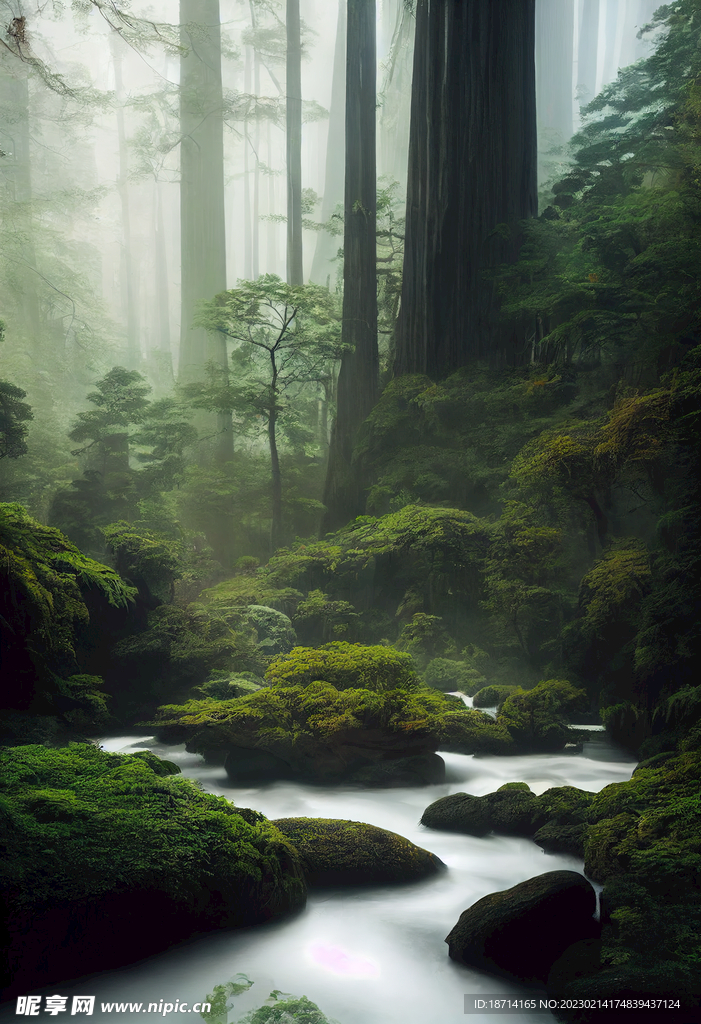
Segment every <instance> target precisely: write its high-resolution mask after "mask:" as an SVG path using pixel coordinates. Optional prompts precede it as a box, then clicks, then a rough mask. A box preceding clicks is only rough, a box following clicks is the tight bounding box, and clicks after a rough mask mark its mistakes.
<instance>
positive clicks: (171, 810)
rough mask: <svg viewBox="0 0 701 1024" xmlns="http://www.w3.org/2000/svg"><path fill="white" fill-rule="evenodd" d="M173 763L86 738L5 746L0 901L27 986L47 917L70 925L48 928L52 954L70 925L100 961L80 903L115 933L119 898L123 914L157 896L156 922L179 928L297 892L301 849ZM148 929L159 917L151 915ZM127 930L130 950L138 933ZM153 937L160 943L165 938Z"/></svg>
mask: <svg viewBox="0 0 701 1024" xmlns="http://www.w3.org/2000/svg"><path fill="white" fill-rule="evenodd" d="M174 772H177V769H176V768H175V766H173V765H169V763H168V762H160V761H159V760H158V759H157V758H155V757H154V755H153V754H150V753H148V752H140V753H139V754H135V755H122V754H110V753H106V752H105V751H102V750H99V749H98V748H97V747H94V746H92V745H89V744H72V745H71V746H69V747H64V748H61V749H48V748H46V747H37V746H29V747H15V748H12V749H7V750H4V751H2V752H0V778H1V779H2V797H3V802H4V805H5V807H6V808H7V809H8V813H9V814H10V816H11V818H12V823H13V827H12V829H11V830H10V831H9V832H7V833H6V834H5V836H4V838H3V842H4V863H5V867H4V871H3V876H2V883H1V886H2V900H1V903H2V906H3V908H4V912H5V914H6V916H7V922H6V923H7V926H8V928H9V930H10V939H11V942H10V945H11V948H12V953H11V957H10V968H11V970H12V969H14V970H15V971H16V972H17V973H18V977H20V978H21V979H23V981H24V982H25V983H26V982H27V981H28V977H31V976H34V977H35V983H38V979H39V977H40V974H39V973H36V972H38V971H40V967H39V964H38V961H36V960H35V959H33V958H34V957H35V956H38V952H37V951H38V950H41V949H42V948H43V945H42V944H43V943H44V942H45V941H47V940H46V939H45V938H44V937H43V932H42V929H43V928H44V927H45V926H46V925H47V923H48V922H49V921H54V922H55V921H60V922H61V923H62V927H63V928H64V929H65V935H63V934H58V935H56V934H53V935H52V936H51V943H52V945H53V946H55V950H54V951H53V952H50V953H49V954H48V956H49V961H50V962H53V963H54V964H57V963H60V961H61V957H62V956H64V954H65V950H64V951H63V952H62V949H63V944H64V942H67V943H68V946H67V947H66V949H68V950H69V952H70V949H71V942H72V940H71V939H69V938H68V936H69V935H71V934H72V933H73V932H74V933H75V936H78V938H75V940H74V941H76V942H78V943H79V948H78V947H72V948H73V953H72V955H74V956H75V955H80V956H81V958H82V959H81V963H83V966H84V967H85V969H86V970H88V969H93V970H94V969H96V968H97V967H98V966H99V967H101V968H102V967H104V966H105V962H103V961H102V960H100V959H99V958H98V956H97V953H95V955H93V953H92V952H91V949H92V946H93V945H94V946H95V949H96V950H98V949H101V951H102V952H101V956H102V957H104V956H105V955H106V950H105V938H104V935H103V936H102V938H101V937H100V935H99V934H98V935H96V934H93V932H92V929H91V927H90V926H89V925H88V924H86V917H85V914H86V909H85V908H86V907H91V908H93V909H92V910H90V912H89V913H90V914H92V913H93V910H94V912H95V913H97V909H98V908H99V907H100V906H103V905H104V907H105V908H106V907H107V906H109V907H110V913H111V915H113V917H114V920H113V919H112V917H111V918H110V920H111V926H112V927H111V929H110V934H112V929H114V934H115V935H119V934H120V927H119V925H120V919H121V915H122V911H120V901H121V902H122V903H123V908H124V909H123V913H124V914H126V915H128V914H129V913H130V912H131V911H130V910H129V909H127V908H130V907H131V906H132V904H133V903H134V900H137V901H138V898H141V900H142V904H143V905H144V906H148V905H149V904H148V901H147V902H146V903H143V901H144V899H145V896H144V894H145V893H147V894H148V899H149V900H151V902H152V903H154V906H155V903H156V902H158V900H160V901H161V902H160V903H159V906H160V907H161V909H163V910H164V913H165V919H166V923H165V925H164V926H163V930H164V931H167V930H168V929H170V928H175V931H176V932H177V933H179V934H180V935H183V934H186V933H187V932H188V930H190V931H191V930H196V929H197V928H200V929H201V928H210V927H219V926H221V925H224V924H229V925H232V924H234V925H242V924H250V923H252V922H254V921H261V920H264V919H266V918H267V917H269V916H274V915H276V914H278V913H281V912H282V911H283V910H284V909H285V908H291V907H294V906H298V905H299V904H300V903H301V902H302V901H303V899H304V885H303V883H302V881H301V878H300V875H299V869H298V868H297V869H295V864H297V863H298V861H297V858H296V854H295V852H294V850H293V849H292V847H291V846H290V844H289V843H288V842H287V840H286V839H285V838H284V837H283V835H282V834H281V833H280V832H279V831H278V830H277V829H276V828H275V826H274V825H272V824H271V823H270V822H268V821H266V820H264V819H262V820H259V821H256V822H255V823H254V824H251V823H249V822H248V821H245V820H244V818H243V817H242V816H241V815H239V814H237V812H236V809H235V808H234V807H233V806H232V805H231V804H230V803H228V801H226V800H224V799H223V798H221V797H215V796H211V795H209V794H205V793H203V792H202V791H201V790H200V789H199V788H198V786H197V785H196V784H195V783H193V782H191V781H190V780H188V779H185V778H182V777H180V776H179V775H177V774H173V773H174ZM139 894H141V896H140V897H139ZM154 901H155V902H154ZM98 917H99V915H98ZM146 917H147V918H148V915H146ZM100 928H101V926H100ZM143 928H144V930H145V931H149V929H151V930H152V931H154V930H155V931H156V932H158V931H159V928H160V926H158V924H157V922H154V921H148V920H147V921H146V922H145V923H144V925H143ZM102 930H103V931H104V929H102ZM81 934H82V935H83V938H82V939H79V937H80V935H81ZM131 938H132V943H133V945H132V949H131V950H130V951H129V953H131V958H132V959H133V956H134V949H138V948H139V942H140V941H141V939H140V936H138V935H137V936H134V935H132V936H131ZM151 938H152V939H155V940H156V945H158V944H159V942H161V943H163V944H167V943H168V941H169V940H170V941H172V937H171V936H166V937H163V936H162V935H161V936H160V938H159V936H156V935H152V936H151ZM81 942H83V943H84V946H80V943H81ZM124 952H125V951H124V950H122V953H124ZM129 953H128V954H127V955H129ZM42 955H44V954H42ZM65 955H68V954H65ZM136 955H138V952H137V954H136ZM61 969H64V970H65V969H67V968H66V965H65V964H63V965H62V968H61ZM32 972H34V975H33V973H32ZM49 973H50V972H49ZM47 980H51V979H50V978H48V979H47Z"/></svg>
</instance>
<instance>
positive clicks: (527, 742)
mask: <svg viewBox="0 0 701 1024" xmlns="http://www.w3.org/2000/svg"><path fill="white" fill-rule="evenodd" d="M585 696H586V695H585V693H584V691H583V690H578V689H577V688H576V687H574V686H572V684H571V683H569V682H567V680H564V679H547V680H545V681H544V682H541V683H538V685H537V686H534V687H533V689H532V690H517V691H516V692H515V693H512V694H511V696H509V697H507V698H506V700H505V701H504V703H503V704H502V706H501V708H500V709H499V713H498V714H497V721H498V722H499V724H500V725H502V726H503V727H504V728H505V729H507V730H508V732H509V734H510V735H511V737H512V738H513V740H514V742H515V743H516V744H517V746H518V747H519V749H520V750H522V751H524V752H528V753H539V752H542V753H554V752H555V751H558V750H562V749H563V748H564V747H565V745H566V743H567V741H568V740H569V738H570V730H569V727H568V719H569V715H570V714H571V712H572V711H574V710H575V709H576V708H578V707H580V706H582V703H583V701H584V700H585Z"/></svg>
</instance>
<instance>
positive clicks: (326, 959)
mask: <svg viewBox="0 0 701 1024" xmlns="http://www.w3.org/2000/svg"><path fill="white" fill-rule="evenodd" d="M306 953H307V957H308V958H309V959H310V960H311V961H312V962H313V963H315V964H318V965H319V967H323V968H325V969H326V970H327V971H331V972H332V973H333V974H343V975H345V977H347V978H377V977H379V975H380V968H379V967H378V965H377V964H376V963H375V962H374V961H373V960H369V959H368V958H367V957H364V956H362V955H360V956H359V955H357V954H355V953H349V952H348V950H346V949H343V948H342V947H341V946H327V945H325V944H324V943H323V942H314V943H312V944H311V945H309V946H307V949H306Z"/></svg>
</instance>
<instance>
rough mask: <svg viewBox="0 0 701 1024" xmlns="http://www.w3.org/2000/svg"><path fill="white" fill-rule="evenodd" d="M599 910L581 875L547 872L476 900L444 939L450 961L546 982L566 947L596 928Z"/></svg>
mask: <svg viewBox="0 0 701 1024" xmlns="http://www.w3.org/2000/svg"><path fill="white" fill-rule="evenodd" d="M595 910H596V894H595V892H594V889H593V887H592V886H591V884H590V883H589V882H588V881H587V880H586V878H584V876H583V875H580V874H577V873H576V872H575V871H549V872H547V873H546V874H543V875H537V876H536V877H535V878H530V879H528V881H526V882H520V883H519V884H518V885H515V886H513V887H512V888H511V889H506V890H504V891H503V892H495V893H490V894H489V895H488V896H484V897H483V898H482V899H481V900H478V901H477V903H474V904H473V905H472V906H471V907H470V908H469V909H468V910H465V911H464V912H463V913H462V914H461V915H460V919H459V921H458V923H457V924H456V925H455V927H454V928H453V929H452V931H451V932H450V934H449V935H448V937H447V938H446V940H445V941H446V942H447V943H448V948H449V952H450V957H451V959H452V960H457V961H458V962H460V963H463V964H465V965H466V966H468V967H477V968H479V969H480V970H485V971H491V972H493V973H495V974H500V975H502V976H506V977H509V978H515V979H516V980H518V981H523V982H538V981H540V982H543V981H545V980H546V979H547V977H548V975H549V973H550V970H551V968H552V966H553V964H554V963H555V961H556V960H558V959H559V957H561V956H562V954H563V953H564V951H565V950H566V949H567V948H568V946H571V945H572V943H574V942H578V941H580V940H582V939H586V938H590V937H592V936H594V935H595V934H596V933H597V932H598V923H597V922H596V921H595V920H594V918H593V914H594V911H595Z"/></svg>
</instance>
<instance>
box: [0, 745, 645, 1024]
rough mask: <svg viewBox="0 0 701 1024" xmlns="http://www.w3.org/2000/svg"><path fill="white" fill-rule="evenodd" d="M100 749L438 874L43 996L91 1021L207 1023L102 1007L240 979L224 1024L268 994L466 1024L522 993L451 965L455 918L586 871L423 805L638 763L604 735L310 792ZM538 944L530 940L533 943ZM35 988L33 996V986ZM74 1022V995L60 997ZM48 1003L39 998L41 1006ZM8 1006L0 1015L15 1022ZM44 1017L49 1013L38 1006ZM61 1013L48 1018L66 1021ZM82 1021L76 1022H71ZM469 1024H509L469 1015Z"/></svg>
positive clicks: (194, 759) (195, 993)
mask: <svg viewBox="0 0 701 1024" xmlns="http://www.w3.org/2000/svg"><path fill="white" fill-rule="evenodd" d="M102 745H103V747H104V748H105V749H107V750H113V751H123V752H125V753H129V752H134V751H135V750H138V749H144V748H146V749H150V750H153V751H154V752H155V753H157V754H158V755H159V756H161V757H165V758H168V759H169V760H171V761H175V762H176V763H177V764H178V765H179V766H180V768H181V769H182V771H183V773H184V774H185V775H186V776H188V777H189V778H192V779H197V780H198V781H199V782H201V783H202V785H203V787H204V788H205V789H206V790H207V791H208V792H211V793H216V794H218V795H223V796H225V797H227V798H228V799H230V800H232V801H233V802H234V803H235V804H237V805H238V806H240V807H254V808H256V809H257V810H260V811H262V812H263V813H264V814H266V815H267V816H268V817H269V818H282V817H290V816H305V817H320V818H347V819H351V820H355V821H364V822H368V823H370V824H373V825H378V826H380V827H382V828H386V829H390V830H391V831H393V832H397V833H399V834H400V835H403V836H406V837H407V838H408V839H411V840H412V841H413V842H414V843H417V844H418V845H419V846H423V847H425V848H427V849H429V850H431V851H433V852H434V853H436V854H437V855H438V856H439V857H440V858H441V859H442V860H443V861H444V862H445V864H446V865H447V866H448V870H447V871H446V872H443V873H441V874H440V875H438V876H436V877H434V878H432V879H430V880H428V881H426V882H422V883H419V884H414V885H408V886H407V885H405V886H373V887H366V888H362V889H357V888H354V889H345V890H344V889H338V890H325V891H318V892H315V893H311V894H310V897H309V901H308V904H307V907H306V909H305V910H304V911H303V912H302V913H300V914H299V915H297V916H295V917H293V918H291V919H288V920H285V921H282V922H278V923H276V924H272V925H264V926H261V927H257V928H250V929H245V930H243V931H228V932H218V933H214V934H211V935H208V936H206V937H204V938H200V939H197V940H195V941H193V942H191V943H189V944H185V945H181V946H178V947H175V948H172V949H170V950H168V951H166V952H164V953H162V954H159V955H158V956H155V957H152V958H150V959H148V960H145V961H141V962H139V963H137V964H134V965H132V966H130V967H127V968H122V969H120V970H118V971H109V972H105V973H104V974H101V975H99V976H93V977H92V978H90V979H86V980H85V981H81V982H77V981H67V982H65V983H63V984H59V985H56V986H52V989H51V991H50V992H48V991H47V992H46V993H44V994H46V995H49V994H50V995H53V994H56V993H57V994H60V995H63V996H69V997H72V996H73V995H75V994H89V995H95V996H96V1003H95V1011H94V1013H93V1015H92V1018H91V1019H92V1020H95V1021H100V1022H101V1024H102V1022H103V1021H104V1022H106V1021H115V1022H116V1021H120V1022H121V1024H136V1022H138V1021H140V1022H143V1021H144V1020H149V1019H150V1020H155V1019H165V1020H170V1021H174V1020H176V1019H179V1020H180V1021H182V1020H184V1019H189V1020H190V1021H193V1022H196V1021H199V1020H200V1019H201V1018H200V1016H199V1014H197V1013H192V1011H190V1014H191V1015H189V1016H188V1017H183V1016H182V1014H178V1013H175V1012H164V1010H161V1011H160V1013H158V1014H153V1013H151V1014H148V1015H146V1013H145V1012H144V1011H142V1012H141V1013H137V1012H134V1011H130V1010H127V1011H126V1012H119V1013H117V1012H116V1011H112V1012H111V1013H108V1012H106V1011H103V1010H101V1009H100V1006H101V1004H102V1003H109V1002H127V1001H128V1002H143V1003H144V1009H145V1008H146V1006H147V1004H148V1003H159V1004H160V1003H161V1001H162V1003H163V1006H164V1007H165V1004H166V1003H172V1004H175V1002H176V1000H180V1003H181V1004H182V1003H187V1004H188V1006H189V1007H192V1005H193V1003H195V1002H197V1001H199V1000H203V999H204V998H205V997H206V995H207V993H208V992H211V991H212V989H213V987H214V986H215V985H218V984H222V983H224V982H226V981H228V980H231V979H233V978H234V977H235V975H236V974H238V973H242V974H245V975H246V976H247V977H248V978H249V979H251V980H252V981H253V983H254V984H253V986H252V988H251V989H250V990H249V991H248V992H246V993H244V994H243V995H242V996H240V997H238V998H237V999H236V1000H235V1002H234V1009H233V1010H232V1011H231V1013H230V1015H229V1020H230V1021H232V1022H233V1021H236V1020H237V1019H238V1017H239V1016H240V1015H241V1014H243V1013H244V1012H246V1011H247V1010H249V1009H251V1008H252V1007H255V1006H260V1005H261V1004H262V1003H263V1002H264V1001H265V999H266V998H267V996H268V994H269V993H270V992H271V991H272V990H273V989H277V990H282V991H283V992H286V993H292V994H294V995H296V996H300V995H306V996H307V997H308V998H309V999H311V1000H312V1001H313V1002H315V1003H317V1004H318V1006H319V1007H320V1009H321V1010H322V1011H323V1012H324V1013H325V1014H326V1015H327V1017H329V1018H334V1019H336V1020H337V1021H338V1022H339V1024H461V1022H464V1021H465V1019H466V1017H465V1013H464V997H465V996H466V995H474V996H478V997H479V996H487V997H488V996H492V997H496V996H499V997H505V996H511V997H527V996H529V995H531V993H529V992H527V991H526V990H524V989H521V988H519V987H518V986H516V985H510V984H509V983H508V982H506V981H503V980H498V979H495V978H492V977H491V976H489V975H486V974H480V973H479V972H476V971H472V970H469V969H467V968H465V967H463V966H461V965H458V964H455V963H453V962H452V961H451V960H450V959H449V958H448V949H447V946H446V945H445V943H444V938H445V936H446V935H447V934H448V932H449V931H450V929H451V928H452V927H453V925H454V924H455V922H456V921H457V919H458V917H459V916H460V914H461V913H462V911H463V910H465V909H466V908H467V907H469V906H470V905H471V904H472V903H474V902H475V901H476V900H478V899H480V898H481V897H482V896H484V895H486V894H487V893H489V892H494V891H496V890H500V889H507V888H509V887H510V886H512V885H515V884H516V883H517V882H521V881H523V880H524V879H527V878H530V877H532V876H533V875H537V874H540V873H541V872H543V871H552V870H555V869H558V868H569V869H573V870H575V871H581V870H582V863H581V861H577V860H575V859H574V858H571V857H566V856H561V855H546V854H545V853H543V851H542V850H541V849H540V848H539V847H538V846H536V845H535V844H534V843H532V842H531V841H530V840H527V839H513V838H507V837H504V836H494V835H491V836H487V837H486V838H483V839H478V838H473V837H471V836H462V835H452V834H449V833H443V832H434V831H432V830H430V829H426V828H423V827H422V826H420V825H419V824H418V821H419V818H420V817H421V814H422V812H423V810H424V808H425V807H427V806H428V804H430V803H431V802H432V801H434V800H436V799H438V797H441V796H446V795H447V794H449V793H457V792H461V791H464V792H469V793H473V794H475V795H476V796H482V795H483V794H485V793H490V792H492V791H494V790H495V789H497V788H498V787H499V786H501V785H503V784H504V783H505V782H527V783H528V785H529V786H530V787H531V789H532V790H533V791H534V792H535V793H542V792H544V791H545V790H546V789H548V788H550V787H551V786H564V785H572V786H577V787H579V788H581V789H588V790H592V791H598V790H600V789H602V788H603V787H604V786H606V785H608V784H609V783H611V782H620V781H623V780H624V779H628V778H630V775H631V772H632V770H633V768H634V766H635V763H634V762H633V761H632V760H629V759H628V758H627V757H626V755H623V754H621V753H620V752H618V751H617V750H616V749H615V748H613V747H612V746H611V745H610V744H609V743H608V742H607V740H606V739H605V737H603V736H600V735H599V736H597V735H596V734H592V739H591V740H590V741H587V742H585V744H584V748H583V751H582V753H579V754H570V753H564V754H554V755H548V754H542V755H530V756H524V757H480V758H477V757H473V756H467V755H461V754H444V755H442V756H443V758H444V760H445V762H446V782H445V783H443V784H441V785H437V786H425V787H421V788H415V789H393V790H362V789H357V788H355V789H354V788H350V787H346V788H344V787H338V788H333V789H322V788H316V787H313V786H309V785H300V784H298V783H292V782H279V783H273V784H267V785H265V786H260V787H250V788H240V787H234V786H232V785H231V784H230V782H229V781H228V779H227V777H226V774H225V772H224V769H223V768H221V767H213V766H211V765H206V764H204V762H203V761H202V759H201V758H200V757H199V756H197V755H194V754H188V753H187V752H186V751H185V750H184V747H182V746H181V747H168V746H165V745H163V744H160V743H157V742H156V741H155V740H154V739H151V738H144V737H143V736H142V737H138V736H119V737H112V738H110V739H107V740H104V741H103V744H102ZM534 938H535V937H534ZM37 991H38V990H37ZM67 1005H68V1012H67V1013H66V1018H67V1017H69V1016H70V1005H71V1000H70V998H69V1000H68V1004H67ZM43 1006H44V1002H43V1000H42V1007H43ZM14 1010H15V1004H14V1003H13V1004H12V1007H11V1008H10V1007H9V1006H6V1007H5V1008H4V1011H5V1012H4V1013H0V1020H1V1021H2V1022H3V1024H4V1022H5V1021H10V1020H13V1021H17V1020H19V1019H21V1018H19V1017H17V1016H15V1013H14ZM41 1017H42V1018H43V1019H49V1018H48V1017H47V1016H46V1013H45V1011H44V1010H43V1009H42V1013H41ZM62 1017H63V1014H59V1015H58V1017H53V1018H52V1019H54V1020H56V1019H58V1020H60V1019H61V1018H62ZM76 1019H78V1020H79V1019H81V1018H80V1017H77V1018H76ZM467 1019H469V1020H471V1021H484V1022H489V1021H491V1022H496V1021H497V1020H503V1019H504V1018H503V1017H501V1016H499V1017H495V1016H492V1015H482V1014H477V1015H474V1016H473V1015H470V1016H469V1017H468V1018H467ZM507 1019H508V1021H509V1022H510V1024H519V1022H524V1024H525V1022H528V1024H538V1022H540V1021H546V1020H547V1021H552V1020H553V1018H552V1016H551V1015H550V1014H549V1013H548V1012H547V1011H546V1012H544V1013H543V1014H540V1013H539V1014H533V1013H528V1014H525V1013H524V1014H522V1013H510V1014H509V1015H508V1017H507Z"/></svg>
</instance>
